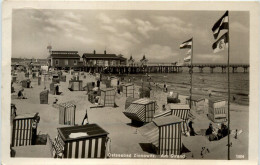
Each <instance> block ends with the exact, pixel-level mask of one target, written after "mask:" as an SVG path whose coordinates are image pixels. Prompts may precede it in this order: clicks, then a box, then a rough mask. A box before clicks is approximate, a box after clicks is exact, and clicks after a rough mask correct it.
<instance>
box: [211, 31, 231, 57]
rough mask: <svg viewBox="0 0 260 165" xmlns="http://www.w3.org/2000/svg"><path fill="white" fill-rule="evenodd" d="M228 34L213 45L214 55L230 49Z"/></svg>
mask: <svg viewBox="0 0 260 165" xmlns="http://www.w3.org/2000/svg"><path fill="white" fill-rule="evenodd" d="M228 40H229V37H228V33H227V32H226V33H225V34H223V35H222V36H221V37H220V38H219V39H218V40H217V41H216V42H215V43H214V44H213V45H212V49H213V52H214V53H217V52H219V51H222V50H225V48H228Z"/></svg>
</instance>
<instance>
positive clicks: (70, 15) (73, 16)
mask: <svg viewBox="0 0 260 165" xmlns="http://www.w3.org/2000/svg"><path fill="white" fill-rule="evenodd" d="M64 17H65V18H68V19H70V20H73V21H77V22H79V21H80V20H81V15H78V14H75V13H73V12H67V11H66V12H64Z"/></svg>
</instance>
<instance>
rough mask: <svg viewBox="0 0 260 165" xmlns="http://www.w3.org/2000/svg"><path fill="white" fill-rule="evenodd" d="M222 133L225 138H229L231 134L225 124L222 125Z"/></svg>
mask: <svg viewBox="0 0 260 165" xmlns="http://www.w3.org/2000/svg"><path fill="white" fill-rule="evenodd" d="M221 133H222V136H223V137H225V136H227V135H228V133H229V130H228V127H227V126H226V125H225V124H224V123H221Z"/></svg>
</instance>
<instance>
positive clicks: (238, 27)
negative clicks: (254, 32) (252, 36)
mask: <svg viewBox="0 0 260 165" xmlns="http://www.w3.org/2000/svg"><path fill="white" fill-rule="evenodd" d="M230 29H231V30H234V31H238V32H248V31H249V28H247V27H246V26H244V25H243V24H241V23H239V22H232V23H230Z"/></svg>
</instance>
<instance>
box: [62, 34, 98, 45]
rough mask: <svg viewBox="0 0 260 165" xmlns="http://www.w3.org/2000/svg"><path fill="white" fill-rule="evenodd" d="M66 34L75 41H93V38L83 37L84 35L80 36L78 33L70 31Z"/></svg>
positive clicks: (88, 42)
mask: <svg viewBox="0 0 260 165" xmlns="http://www.w3.org/2000/svg"><path fill="white" fill-rule="evenodd" d="M66 36H67V37H68V38H70V40H76V41H79V42H81V43H83V44H91V43H94V40H92V39H89V38H87V37H84V36H80V35H74V34H72V33H66Z"/></svg>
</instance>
